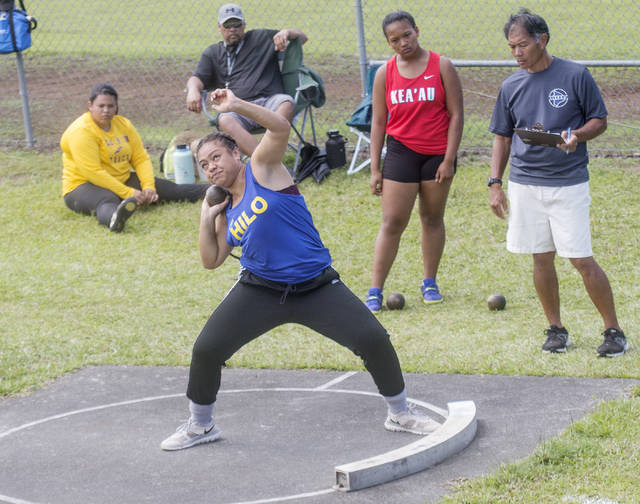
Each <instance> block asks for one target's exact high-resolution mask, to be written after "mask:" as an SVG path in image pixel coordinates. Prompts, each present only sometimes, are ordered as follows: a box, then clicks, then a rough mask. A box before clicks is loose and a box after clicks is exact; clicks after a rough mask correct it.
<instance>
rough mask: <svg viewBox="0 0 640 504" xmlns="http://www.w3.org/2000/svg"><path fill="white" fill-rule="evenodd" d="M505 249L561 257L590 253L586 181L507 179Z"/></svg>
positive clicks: (588, 254)
mask: <svg viewBox="0 0 640 504" xmlns="http://www.w3.org/2000/svg"><path fill="white" fill-rule="evenodd" d="M508 194H509V228H508V230H507V250H508V251H509V252H515V253H519V254H541V253H544V252H553V251H555V252H557V254H558V255H559V256H561V257H568V258H582V257H591V256H593V251H592V249H591V229H590V228H591V226H590V222H589V207H590V206H591V195H590V193H589V182H583V183H581V184H576V185H572V186H566V187H546V186H533V185H523V184H517V183H515V182H509V188H508Z"/></svg>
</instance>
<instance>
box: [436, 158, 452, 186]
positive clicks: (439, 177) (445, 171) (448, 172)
mask: <svg viewBox="0 0 640 504" xmlns="http://www.w3.org/2000/svg"><path fill="white" fill-rule="evenodd" d="M454 173H455V170H454V169H453V162H449V161H446V160H445V161H442V163H440V166H438V171H437V172H436V176H435V181H436V182H438V183H442V182H445V181H446V180H448V179H452V178H453V174H454Z"/></svg>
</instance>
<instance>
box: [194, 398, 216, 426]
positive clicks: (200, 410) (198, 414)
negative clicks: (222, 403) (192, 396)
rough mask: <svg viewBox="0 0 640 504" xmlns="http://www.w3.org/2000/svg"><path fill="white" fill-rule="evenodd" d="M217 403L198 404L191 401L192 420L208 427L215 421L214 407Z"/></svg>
mask: <svg viewBox="0 0 640 504" xmlns="http://www.w3.org/2000/svg"><path fill="white" fill-rule="evenodd" d="M215 404H216V403H214V402H213V403H211V404H197V403H194V402H193V401H189V411H190V412H191V420H193V421H194V422H196V423H198V424H200V425H204V426H205V427H208V426H209V425H211V424H212V423H213V407H214V405H215Z"/></svg>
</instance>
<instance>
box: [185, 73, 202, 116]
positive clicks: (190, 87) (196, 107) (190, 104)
mask: <svg viewBox="0 0 640 504" xmlns="http://www.w3.org/2000/svg"><path fill="white" fill-rule="evenodd" d="M203 89H204V84H203V83H202V81H201V80H200V79H199V78H198V77H196V76H195V75H192V76H191V77H189V80H188V81H187V109H189V110H190V111H191V112H197V113H200V112H202V101H201V100H202V98H201V94H202V90H203Z"/></svg>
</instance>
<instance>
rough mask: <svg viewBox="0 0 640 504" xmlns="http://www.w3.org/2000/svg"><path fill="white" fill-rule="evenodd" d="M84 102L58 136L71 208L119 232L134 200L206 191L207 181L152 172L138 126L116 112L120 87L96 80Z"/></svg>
mask: <svg viewBox="0 0 640 504" xmlns="http://www.w3.org/2000/svg"><path fill="white" fill-rule="evenodd" d="M88 108H89V110H88V112H85V113H84V114H82V115H81V116H80V117H78V118H77V119H76V120H75V121H73V122H72V123H71V125H69V127H68V128H67V129H66V131H65V132H64V134H63V135H62V138H61V139H60V147H61V148H62V195H63V196H64V202H65V203H66V205H67V206H68V207H69V208H70V209H71V210H73V211H74V212H79V213H82V214H86V215H91V214H92V213H95V214H96V216H97V218H98V222H99V223H100V224H103V225H105V226H109V229H110V230H111V231H113V232H116V233H119V232H120V231H122V230H123V229H124V224H125V222H126V221H127V219H128V218H129V217H131V215H132V214H133V212H134V211H135V210H136V208H137V207H138V205H149V204H151V203H155V202H156V201H179V200H187V201H197V200H199V199H201V198H202V197H203V196H204V193H205V191H206V190H207V187H208V185H203V184H181V185H179V184H174V183H173V182H171V181H170V180H165V179H162V178H157V177H154V176H153V166H152V165H151V160H150V159H149V154H147V151H146V149H145V148H144V145H143V144H142V140H141V138H140V135H139V134H138V131H137V130H136V128H135V127H134V126H133V124H132V123H131V121H129V120H128V119H127V118H125V117H122V116H121V115H118V93H117V92H116V90H115V88H114V87H113V86H111V85H110V84H107V83H102V84H96V85H95V86H94V87H93V89H92V90H91V94H90V96H89V103H88ZM131 170H135V171H134V172H132V171H131Z"/></svg>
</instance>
